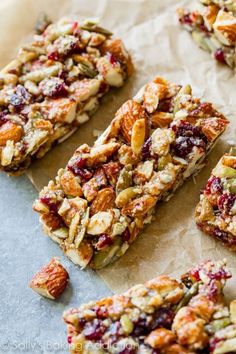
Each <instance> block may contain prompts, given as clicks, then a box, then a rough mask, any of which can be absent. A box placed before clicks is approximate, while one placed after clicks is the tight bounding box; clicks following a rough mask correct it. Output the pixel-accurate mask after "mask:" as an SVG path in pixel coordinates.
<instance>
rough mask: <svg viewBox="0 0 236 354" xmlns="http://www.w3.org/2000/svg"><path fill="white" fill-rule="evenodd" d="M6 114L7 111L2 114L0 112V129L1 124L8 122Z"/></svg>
mask: <svg viewBox="0 0 236 354" xmlns="http://www.w3.org/2000/svg"><path fill="white" fill-rule="evenodd" d="M7 114H8V112H7V111H2V112H0V127H1V126H2V125H3V124H5V123H6V122H8V119H7Z"/></svg>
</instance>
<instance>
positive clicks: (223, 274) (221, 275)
mask: <svg viewBox="0 0 236 354" xmlns="http://www.w3.org/2000/svg"><path fill="white" fill-rule="evenodd" d="M207 276H208V277H209V278H210V279H215V280H222V279H229V278H231V273H230V272H228V271H226V270H225V269H219V270H218V271H217V272H214V273H207Z"/></svg>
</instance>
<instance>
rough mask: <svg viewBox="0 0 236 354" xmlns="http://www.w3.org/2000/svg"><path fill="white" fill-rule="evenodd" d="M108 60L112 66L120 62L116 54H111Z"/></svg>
mask: <svg viewBox="0 0 236 354" xmlns="http://www.w3.org/2000/svg"><path fill="white" fill-rule="evenodd" d="M108 58H109V61H110V63H111V65H113V66H114V65H116V64H117V62H118V60H117V58H116V57H115V56H114V54H111V53H108Z"/></svg>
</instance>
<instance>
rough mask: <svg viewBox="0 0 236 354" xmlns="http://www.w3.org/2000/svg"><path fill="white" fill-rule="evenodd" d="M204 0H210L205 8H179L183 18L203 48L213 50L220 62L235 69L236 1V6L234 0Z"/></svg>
mask: <svg viewBox="0 0 236 354" xmlns="http://www.w3.org/2000/svg"><path fill="white" fill-rule="evenodd" d="M202 2H203V3H206V4H208V3H210V5H208V6H206V7H205V9H204V10H203V11H202V12H201V11H200V12H199V11H192V12H191V11H189V10H187V9H183V8H180V9H178V16H179V22H180V24H181V25H182V26H183V27H184V28H185V29H186V30H187V31H188V32H190V33H191V34H192V37H193V39H194V41H195V42H196V43H197V44H198V45H199V46H200V47H201V48H202V49H204V50H206V51H208V52H210V53H212V55H213V56H214V58H215V59H216V60H217V61H218V62H221V63H224V64H227V65H228V66H230V67H231V68H232V69H235V67H236V12H235V11H234V12H231V11H230V9H231V5H232V6H233V7H234V10H235V6H236V2H235V1H231V0H230V1H229V2H228V1H220V0H216V1H202ZM224 3H225V6H223V4H224ZM226 3H227V5H228V7H227V5H226ZM219 6H221V7H222V9H221V8H220V7H219Z"/></svg>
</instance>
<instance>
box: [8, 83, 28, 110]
mask: <svg viewBox="0 0 236 354" xmlns="http://www.w3.org/2000/svg"><path fill="white" fill-rule="evenodd" d="M30 98H31V95H30V94H29V92H28V91H27V90H26V89H25V87H24V86H22V85H17V87H16V91H15V93H13V94H12V95H11V96H10V99H9V101H10V104H12V105H13V106H14V108H15V109H16V110H17V111H20V110H21V109H23V108H24V105H25V104H28V103H29V102H30Z"/></svg>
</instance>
